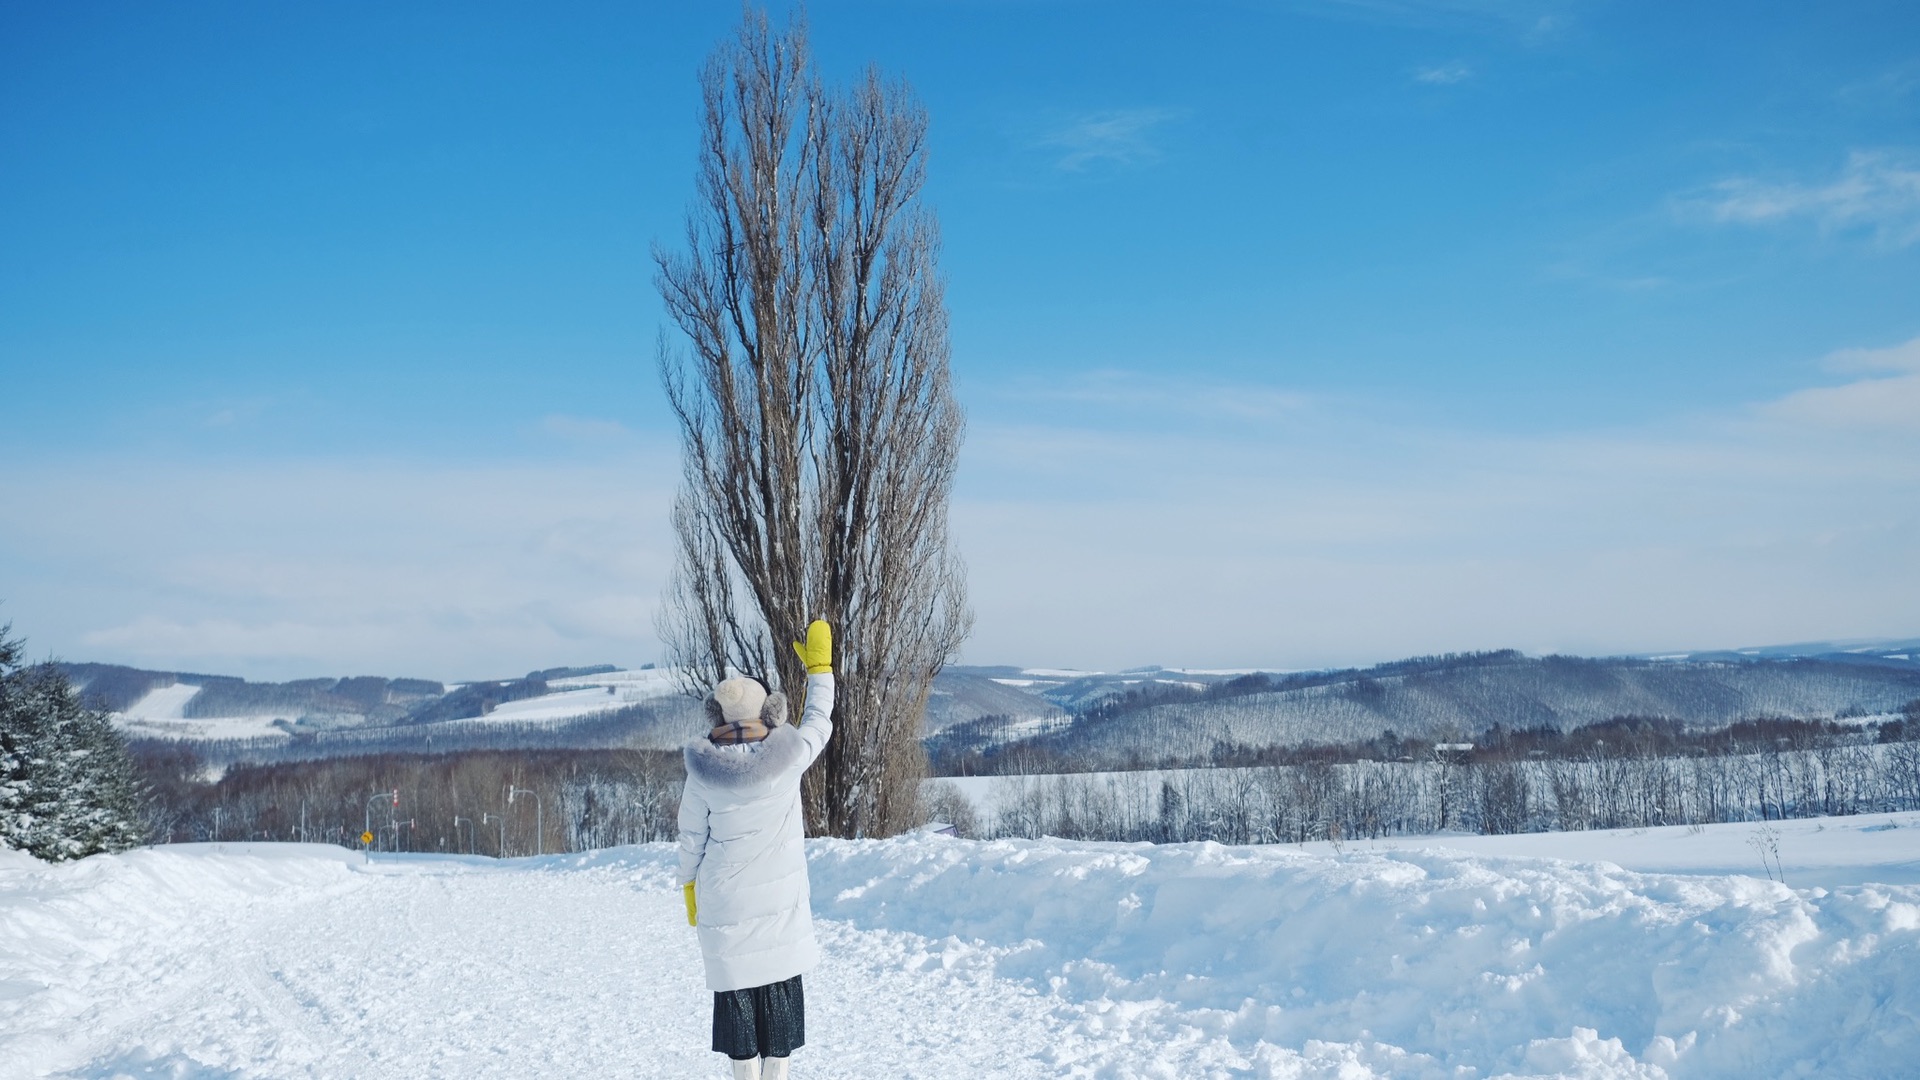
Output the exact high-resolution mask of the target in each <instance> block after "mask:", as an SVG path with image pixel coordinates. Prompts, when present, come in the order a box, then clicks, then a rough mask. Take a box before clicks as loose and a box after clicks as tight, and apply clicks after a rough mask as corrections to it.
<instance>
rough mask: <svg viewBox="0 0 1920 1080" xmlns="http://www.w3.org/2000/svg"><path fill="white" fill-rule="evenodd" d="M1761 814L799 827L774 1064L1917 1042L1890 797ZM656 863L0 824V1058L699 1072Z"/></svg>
mask: <svg viewBox="0 0 1920 1080" xmlns="http://www.w3.org/2000/svg"><path fill="white" fill-rule="evenodd" d="M1775 827H1776V828H1777V829H1778V830H1779V836H1778V839H1777V841H1776V843H1777V846H1778V850H1779V863H1780V869H1781V870H1782V871H1783V872H1784V875H1785V877H1786V879H1787V884H1785V885H1783V884H1780V883H1778V882H1775V881H1770V880H1768V879H1766V878H1764V877H1761V876H1759V859H1758V855H1757V854H1756V851H1755V849H1754V847H1753V846H1752V845H1751V844H1750V842H1749V841H1750V840H1751V838H1752V837H1753V836H1754V835H1755V833H1756V828H1755V827H1754V826H1712V827H1709V828H1708V829H1706V830H1704V831H1697V832H1690V831H1688V830H1686V829H1684V828H1681V829H1653V830H1646V831H1644V832H1638V833H1624V832H1623V833H1588V834H1579V835H1577V836H1566V835H1558V836H1520V837H1477V838H1467V837H1461V838H1451V839H1445V840H1441V841H1437V842H1435V843H1432V844H1429V843H1424V842H1422V843H1415V842H1413V841H1409V840H1404V839H1403V840H1398V841H1395V843H1394V845H1392V846H1389V845H1386V844H1382V845H1379V846H1375V847H1371V848H1369V847H1367V846H1366V845H1358V846H1355V845H1349V846H1347V847H1346V848H1345V849H1344V850H1343V851H1341V852H1337V853H1336V852H1333V851H1331V850H1327V849H1325V848H1324V847H1319V848H1308V849H1301V848H1293V847H1249V848H1225V847H1219V846H1216V845H1211V844H1189V845H1178V846H1166V847H1151V846H1145V845H1117V844H1092V843H1072V842H1065V841H1055V840H1039V841H996V842H991V843H975V842H969V841H961V840H953V839H949V838H945V837H935V836H927V835H919V836H912V837H905V838H900V839H895V840H890V841H877V842H846V841H811V842H809V855H810V859H811V863H812V875H813V887H814V907H815V911H816V913H817V915H818V916H819V919H820V922H819V927H820V931H821V935H822V938H823V943H824V945H825V950H826V961H825V963H824V964H823V965H822V966H821V968H820V969H819V970H818V971H817V972H816V973H814V974H812V975H810V976H808V980H807V990H808V995H807V996H808V1006H809V1008H808V1012H809V1024H808V1034H809V1038H810V1042H809V1045H808V1046H807V1047H806V1048H805V1049H803V1050H801V1051H800V1053H799V1054H798V1055H797V1056H796V1058H795V1066H794V1075H795V1076H797V1077H814V1078H823V1077H835V1078H841V1077H873V1078H888V1080H893V1078H898V1077H928V1078H932V1077H955V1078H959V1077H965V1078H969V1080H973V1078H979V1077H1052V1076H1087V1077H1164V1078H1176V1077H1178V1078H1186V1077H1292V1076H1326V1077H1335V1076H1337V1077H1352V1078H1359V1077H1369V1076H1412V1077H1452V1078H1460V1077H1489V1076H1502V1075H1527V1076H1591V1077H1603V1076H1606V1077H1612V1076H1618V1077H1658V1076H1675V1077H1758V1076H1793V1075H1808V1076H1902V1075H1913V1072H1914V1069H1915V1066H1914V1062H1916V1061H1920V884H1914V882H1915V881H1916V880H1920V815H1913V814H1903V815H1878V816H1872V817H1858V818H1844V819H1825V820H1817V819H1816V820H1811V821H1796V822H1787V823H1777V824H1776V826H1775ZM1555 853H1557V854H1566V855H1571V856H1574V857H1575V859H1577V860H1578V861H1561V860H1555V859H1549V858H1541V857H1539V856H1541V855H1546V854H1555ZM1603 860H1604V861H1603ZM672 867H673V860H672V854H671V851H670V849H669V848H668V847H667V846H665V845H653V846H648V847H640V848H620V849H613V850H609V851H604V852H597V853H593V854H590V855H582V856H556V857H547V858H544V859H522V860H513V861H508V862H504V863H495V862H493V861H491V860H485V859H459V858H451V859H450V858H434V857H426V856H420V857H403V858H401V859H399V860H397V861H396V860H395V859H394V858H393V857H391V856H389V857H379V858H376V859H375V860H374V861H373V862H372V863H371V864H367V863H364V862H363V861H362V859H361V857H360V856H357V855H352V854H349V853H347V852H343V851H340V850H338V849H334V848H326V847H317V846H295V845H234V844H227V845H194V846H180V847H170V848H161V849H152V850H143V851H138V852H133V853H129V854H126V855H121V856H111V857H96V858H93V859H88V860H84V861H82V862H80V863H77V864H72V865H65V866H55V867H47V866H42V865H40V864H37V863H34V862H32V861H31V860H28V859H27V858H26V857H25V856H22V855H17V854H13V853H6V852H0V1075H4V1076H7V1077H12V1076H44V1075H57V1076H72V1077H118V1076H132V1077H282V1076H285V1077H429V1076H436V1077H438V1076H444V1077H470V1076H550V1077H578V1076H593V1077H618V1076H629V1077H678V1076H691V1077H707V1076H721V1075H724V1073H723V1071H722V1068H721V1066H720V1063H719V1060H718V1058H717V1057H716V1056H715V1055H712V1054H710V1053H708V1052H707V1051H706V1050H705V1046H706V1037H707V1022H708V1009H709V1003H710V1000H711V999H710V997H709V995H708V994H707V993H706V992H705V990H704V988H703V986H702V983H701V980H700V973H699V971H700V965H699V962H698V958H697V956H696V952H695V945H694V941H693V937H692V934H691V932H690V931H689V930H688V928H687V927H686V925H685V920H684V918H683V916H682V913H681V911H680V908H679V896H678V893H677V890H675V889H674V887H673V868H672ZM1676 869H1686V870H1689V871H1702V872H1700V873H1676V872H1672V871H1674V870H1676ZM1749 871H1751V872H1750V873H1749ZM1875 881H1891V882H1894V884H1871V883H1868V882H1875Z"/></svg>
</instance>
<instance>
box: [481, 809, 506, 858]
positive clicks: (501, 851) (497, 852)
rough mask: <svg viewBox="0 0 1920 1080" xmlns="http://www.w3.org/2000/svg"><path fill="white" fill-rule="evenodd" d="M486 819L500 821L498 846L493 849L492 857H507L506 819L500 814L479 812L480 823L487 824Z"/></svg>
mask: <svg viewBox="0 0 1920 1080" xmlns="http://www.w3.org/2000/svg"><path fill="white" fill-rule="evenodd" d="M488 819H492V820H494V821H497V822H499V823H500V846H499V847H497V848H495V849H494V857H495V858H497V859H504V858H506V857H507V819H506V818H505V817H503V816H502V815H500V814H481V815H480V824H482V825H485V824H487V821H488Z"/></svg>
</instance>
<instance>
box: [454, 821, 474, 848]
mask: <svg viewBox="0 0 1920 1080" xmlns="http://www.w3.org/2000/svg"><path fill="white" fill-rule="evenodd" d="M463 821H464V822H466V823H467V854H469V855H473V854H476V852H475V851H474V848H475V847H476V846H478V845H477V844H476V843H475V840H474V828H473V819H472V818H470V817H461V816H460V815H459V814H455V815H453V842H454V843H456V844H458V843H459V842H460V823H461V822H463Z"/></svg>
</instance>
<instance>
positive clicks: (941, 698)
mask: <svg viewBox="0 0 1920 1080" xmlns="http://www.w3.org/2000/svg"><path fill="white" fill-rule="evenodd" d="M61 666H62V667H63V668H64V669H65V670H66V671H67V673H68V674H69V676H70V677H71V678H72V679H73V680H74V682H75V684H76V686H78V687H79V688H80V689H81V691H82V693H83V694H84V695H85V696H86V698H87V699H88V700H89V701H90V702H92V703H93V704H95V705H97V706H98V707H101V708H105V709H107V710H109V711H112V712H114V713H115V714H116V717H117V720H118V722H119V723H120V726H121V727H122V729H123V730H124V731H126V732H127V733H128V734H129V735H131V736H135V737H148V738H165V739H177V740H186V741H189V742H194V743H198V744H201V745H203V746H207V745H211V744H216V743H217V744H222V745H224V746H226V748H227V749H226V753H227V754H229V755H230V756H234V757H240V756H256V755H257V756H266V757H277V756H286V755H289V754H296V753H297V754H298V755H299V756H326V755H327V754H329V753H345V752H365V751H366V750H368V749H379V748H383V747H396V746H406V747H428V746H431V747H441V748H454V747H457V746H464V745H486V746H515V745H525V746H604V745H631V746H655V747H670V746H673V745H676V744H678V743H679V742H682V741H684V740H685V739H688V738H691V737H693V736H694V735H696V734H697V733H698V731H699V730H700V721H699V704H698V702H697V701H695V700H693V699H692V698H689V697H686V696H684V695H683V694H681V693H680V689H679V686H678V684H677V682H676V681H675V679H674V677H673V674H672V673H671V672H669V671H665V670H661V669H654V668H641V669H626V670H623V669H619V668H615V667H613V666H612V665H606V664H602V665H596V666H591V667H571V668H548V669H545V670H542V671H534V672H529V673H528V674H527V675H525V676H523V677H521V678H518V679H504V680H496V681H480V682H470V683H462V684H455V685H452V686H449V685H447V684H444V683H440V682H437V681H435V680H431V679H415V678H386V677H381V676H355V677H350V678H319V679H298V680H293V681H289V682H282V683H255V682H248V681H246V680H244V679H239V678H235V677H233V676H225V675H206V674H195V673H189V672H165V671H150V670H144V669H139V668H132V667H126V666H122V665H114V664H95V663H73V664H63V665H61ZM1916 698H1920V639H1905V640H1879V641H1870V642H1815V643H1809V644H1805V645H1797V646H1769V647H1764V648H1756V649H1741V650H1719V651H1708V652H1693V653H1665V654H1655V655H1648V656H1628V657H1610V658H1598V659H1593V658H1582V657H1565V656H1547V657H1528V656H1524V655H1522V654H1521V653H1518V652H1515V651H1512V650H1502V651H1495V652H1481V653H1461V654H1450V655H1444V656H1431V657H1415V658H1411V659H1407V660H1397V661H1393V662H1390V663H1386V664H1377V665H1374V666H1372V667H1369V668H1351V669H1336V670H1326V671H1311V672H1261V671H1238V670H1216V669H1175V668H1161V667H1142V668H1132V669H1127V670H1124V671H1117V672H1093V671H1073V670H1062V669H1050V668H1019V667H1013V666H967V665H958V666H954V667H949V668H947V669H946V670H944V671H942V672H941V673H940V675H939V677H938V678H937V679H936V680H935V682H934V686H933V692H932V695H931V697H930V699H929V702H928V706H927V714H926V717H925V729H924V733H925V738H926V741H927V745H928V748H929V750H930V751H931V752H932V753H933V755H934V756H935V758H936V759H939V758H941V757H943V756H951V755H954V754H966V753H975V754H977V753H981V752H991V751H994V750H995V749H996V748H1002V747H1017V746H1020V745H1028V746H1033V747H1036V748H1041V749H1045V750H1046V751H1047V752H1048V753H1049V754H1052V755H1066V756H1072V757H1076V758H1086V759H1088V760H1093V761H1102V762H1109V763H1120V762H1126V761H1134V760H1140V759H1142V758H1143V757H1152V756H1155V755H1159V756H1165V755H1166V754H1168V753H1177V754H1179V755H1182V756H1185V757H1189V758H1195V759H1199V758H1205V757H1206V756H1207V755H1208V754H1209V753H1211V752H1214V750H1215V749H1216V748H1221V747H1241V748H1244V747H1249V746H1252V747H1259V746H1280V745H1301V744H1308V743H1328V742H1342V741H1351V740H1356V739H1366V738H1372V737H1375V736H1378V735H1380V734H1382V733H1383V732H1385V731H1388V730H1392V731H1394V732H1396V733H1398V734H1399V735H1401V736H1407V737H1421V738H1426V737H1433V736H1435V735H1438V734H1442V733H1453V734H1456V735H1470V734H1472V733H1474V732H1478V731H1483V730H1486V729H1488V728H1490V727H1492V726H1494V725H1496V724H1497V725H1501V726H1503V727H1506V728H1509V729H1521V728H1528V727H1542V726H1545V727H1555V728H1559V729H1561V730H1567V729H1570V728H1572V727H1575V726H1580V725H1584V724H1591V723H1596V722H1605V721H1610V720H1614V719H1618V718H1621V717H1648V718H1656V717H1657V718H1660V719H1664V720H1670V721H1675V722H1679V723H1682V724H1684V725H1687V726H1691V727H1701V726H1715V725H1724V724H1726V723H1731V722H1734V721H1738V720H1745V719H1754V718H1761V717H1785V718H1805V719H1813V718H1834V717H1841V718H1844V717H1847V716H1863V715H1869V714H1881V713H1888V712H1892V711H1895V710H1898V709H1899V708H1900V707H1901V706H1902V705H1904V704H1905V703H1906V702H1908V701H1912V700H1914V699H1916Z"/></svg>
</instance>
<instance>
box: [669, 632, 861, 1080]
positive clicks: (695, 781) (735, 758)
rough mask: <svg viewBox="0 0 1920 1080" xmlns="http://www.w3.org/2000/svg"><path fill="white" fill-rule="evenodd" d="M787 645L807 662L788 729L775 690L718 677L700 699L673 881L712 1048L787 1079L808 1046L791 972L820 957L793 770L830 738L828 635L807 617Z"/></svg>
mask: <svg viewBox="0 0 1920 1080" xmlns="http://www.w3.org/2000/svg"><path fill="white" fill-rule="evenodd" d="M793 648H794V651H795V652H798V653H799V654H800V660H801V662H802V663H804V664H805V665H806V667H807V692H806V699H805V706H806V707H805V710H804V712H803V714H802V716H801V719H800V724H799V726H798V727H795V726H794V725H791V724H788V723H787V722H786V720H787V698H786V695H785V694H780V693H768V692H767V689H766V687H765V686H764V685H762V684H761V683H760V682H759V681H758V680H755V679H739V678H736V679H727V680H725V681H723V682H721V683H720V684H719V685H718V686H715V687H714V688H713V692H712V693H711V694H709V695H708V696H707V717H708V719H709V720H710V721H711V722H712V724H713V730H712V731H710V732H708V733H707V736H706V738H704V739H696V740H694V741H693V742H692V743H690V744H689V745H688V746H687V751H686V756H687V784H686V788H685V790H684V791H683V793H682V794H681V796H680V880H681V882H682V886H681V887H682V888H683V889H684V890H685V892H686V898H687V921H688V922H689V923H691V924H692V925H693V926H694V927H695V928H696V929H697V931H698V933H699V936H700V954H701V957H702V958H703V959H704V960H705V961H706V968H707V988H708V989H710V990H712V991H713V1048H714V1050H715V1051H717V1052H719V1053H722V1054H725V1055H727V1057H729V1058H731V1059H732V1061H733V1075H734V1077H735V1080H785V1078H786V1075H787V1057H788V1055H790V1054H791V1053H793V1051H794V1050H795V1049H797V1048H798V1047H799V1046H801V1045H802V1044H803V1043H804V1042H805V1041H806V1016H805V1009H804V1002H803V1000H802V998H801V993H800V975H801V973H802V972H805V971H807V970H808V969H810V968H812V967H813V965H814V963H815V962H816V961H817V960H818V959H819V956H820V949H819V946H818V945H816V944H815V943H814V940H813V913H812V911H811V909H810V908H809V906H808V891H807V857H806V852H805V850H804V849H803V848H802V846H801V838H802V837H803V836H804V835H805V830H804V827H803V820H802V817H801V811H800V776H801V774H802V773H805V772H806V771H807V766H809V765H812V764H813V760H814V759H815V758H817V757H819V756H820V749H821V747H824V746H825V745H826V744H827V738H828V736H830V735H832V734H833V722H832V720H831V717H832V714H833V634H832V632H831V631H830V630H829V629H828V628H827V624H826V623H824V622H821V621H820V620H818V619H816V620H814V621H813V623H812V624H811V625H809V626H808V627H807V640H806V642H805V643H804V644H802V643H799V642H795V643H794V646H793ZM763 1066H764V1068H763Z"/></svg>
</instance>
